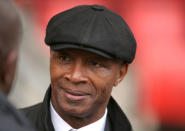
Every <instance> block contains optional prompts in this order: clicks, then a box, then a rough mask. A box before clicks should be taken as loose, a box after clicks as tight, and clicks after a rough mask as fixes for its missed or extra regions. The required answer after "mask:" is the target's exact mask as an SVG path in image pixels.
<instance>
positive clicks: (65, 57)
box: [60, 55, 70, 61]
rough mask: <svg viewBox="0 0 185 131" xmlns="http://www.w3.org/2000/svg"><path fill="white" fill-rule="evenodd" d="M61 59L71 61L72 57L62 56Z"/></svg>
mask: <svg viewBox="0 0 185 131" xmlns="http://www.w3.org/2000/svg"><path fill="white" fill-rule="evenodd" d="M60 59H62V60H63V61H70V57H69V56H66V55H62V56H60Z"/></svg>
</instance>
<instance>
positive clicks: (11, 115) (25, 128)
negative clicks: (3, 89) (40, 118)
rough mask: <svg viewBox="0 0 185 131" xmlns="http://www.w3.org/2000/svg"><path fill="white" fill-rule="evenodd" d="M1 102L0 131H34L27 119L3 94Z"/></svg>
mask: <svg viewBox="0 0 185 131" xmlns="http://www.w3.org/2000/svg"><path fill="white" fill-rule="evenodd" d="M0 103H1V104H0V123H1V124H0V125H1V126H0V131H33V128H32V127H31V125H30V123H29V122H28V121H27V119H26V118H25V117H24V116H23V115H22V114H21V113H20V112H19V111H18V110H16V109H15V108H14V107H13V106H12V105H11V104H10V103H9V102H8V101H7V100H6V98H5V97H4V96H3V95H2V94H0ZM10 125H11V126H10Z"/></svg>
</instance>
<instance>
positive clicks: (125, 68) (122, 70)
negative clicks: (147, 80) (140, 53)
mask: <svg viewBox="0 0 185 131" xmlns="http://www.w3.org/2000/svg"><path fill="white" fill-rule="evenodd" d="M127 71H128V64H123V65H121V68H120V71H119V74H118V78H117V79H116V81H115V82H114V86H117V85H118V84H119V83H120V82H121V81H122V80H123V78H124V77H125V75H126V74H127Z"/></svg>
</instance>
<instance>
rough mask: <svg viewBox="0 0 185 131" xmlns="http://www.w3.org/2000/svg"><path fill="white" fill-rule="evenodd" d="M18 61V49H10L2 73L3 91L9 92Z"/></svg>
mask: <svg viewBox="0 0 185 131" xmlns="http://www.w3.org/2000/svg"><path fill="white" fill-rule="evenodd" d="M16 63H17V51H16V50H13V51H10V53H9V54H8V56H7V58H6V59H5V61H4V64H3V67H2V68H3V75H2V77H3V78H2V84H3V87H2V91H3V92H4V93H5V94H8V93H9V91H10V89H11V86H12V83H13V79H14V74H15V69H16Z"/></svg>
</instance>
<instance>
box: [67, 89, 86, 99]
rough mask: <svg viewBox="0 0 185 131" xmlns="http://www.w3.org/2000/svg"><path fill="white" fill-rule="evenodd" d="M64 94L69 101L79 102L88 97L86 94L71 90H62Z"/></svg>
mask: <svg viewBox="0 0 185 131" xmlns="http://www.w3.org/2000/svg"><path fill="white" fill-rule="evenodd" d="M64 94H65V96H66V97H67V98H68V99H69V100H71V101H81V100H83V99H85V98H87V97H88V96H89V94H88V93H84V92H79V91H71V90H64Z"/></svg>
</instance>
